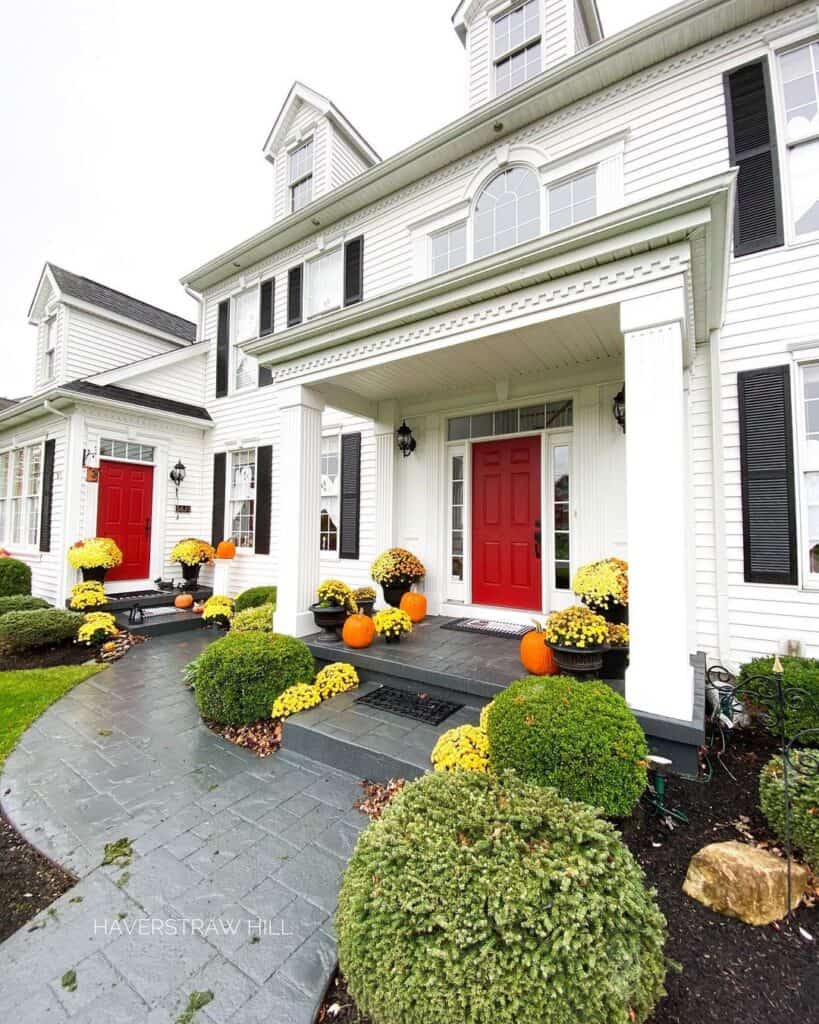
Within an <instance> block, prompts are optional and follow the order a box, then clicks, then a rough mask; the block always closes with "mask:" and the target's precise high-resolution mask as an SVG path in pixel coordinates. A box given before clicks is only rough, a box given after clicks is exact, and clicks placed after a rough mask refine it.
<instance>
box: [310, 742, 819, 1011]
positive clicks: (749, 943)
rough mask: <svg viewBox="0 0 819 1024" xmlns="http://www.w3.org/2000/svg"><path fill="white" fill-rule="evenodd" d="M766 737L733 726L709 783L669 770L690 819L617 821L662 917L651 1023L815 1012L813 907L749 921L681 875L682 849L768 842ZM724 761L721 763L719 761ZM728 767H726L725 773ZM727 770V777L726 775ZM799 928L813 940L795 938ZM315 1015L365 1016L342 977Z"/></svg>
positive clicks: (818, 921) (644, 816) (671, 796)
mask: <svg viewBox="0 0 819 1024" xmlns="http://www.w3.org/2000/svg"><path fill="white" fill-rule="evenodd" d="M773 752H774V748H773V745H772V744H771V742H770V741H769V739H768V738H767V737H766V736H764V735H762V734H760V733H757V732H749V733H745V734H738V735H737V736H735V737H734V739H733V742H732V744H731V746H730V747H729V749H728V751H727V753H726V755H725V756H724V758H723V763H722V764H720V763H718V762H715V763H714V775H713V779H712V780H711V781H710V782H707V783H706V782H694V781H687V780H684V779H678V778H672V779H671V780H670V785H669V792H668V794H667V804H668V805H670V806H672V807H674V806H678V807H680V808H681V809H682V810H684V811H685V812H686V814H687V815H688V817H689V819H690V823H689V824H688V825H681V826H679V827H677V828H675V829H674V831H673V832H669V831H668V829H667V828H665V827H664V826H663V825H662V824H661V823H660V822H658V820H657V819H656V818H655V817H654V816H652V815H650V814H648V813H647V811H646V809H645V807H644V806H643V805H642V804H641V805H640V807H639V808H638V809H637V811H636V812H635V813H634V815H633V816H632V817H631V818H629V819H628V820H627V821H625V822H622V823H620V827H621V828H622V832H623V839H624V840H625V842H626V844H627V845H628V847H629V849H630V850H631V851H632V853H633V854H634V855H635V857H636V858H637V860H638V861H639V862H640V864H641V865H642V866H643V869H644V870H645V872H646V876H647V878H648V882H649V884H650V885H652V886H654V887H655V888H656V889H657V898H658V900H659V903H660V906H661V907H662V910H663V912H664V913H665V915H666V918H667V919H668V922H669V939H668V945H667V947H666V952H667V955H668V956H669V957H670V958H671V959H672V960H676V961H677V962H678V963H679V964H681V965H682V972H681V973H676V972H669V975H668V978H667V981H666V987H667V989H668V996H667V997H666V998H665V999H664V1000H663V1001H662V1002H661V1003H660V1005H659V1006H658V1008H657V1010H656V1012H655V1014H654V1016H653V1017H652V1018H651V1024H774V1022H780V1021H782V1020H791V1021H805V1022H807V1021H809V1020H815V1019H816V1014H817V1006H819V906H817V904H816V901H815V900H814V901H812V905H811V906H805V905H803V906H801V907H800V908H799V910H798V911H797V912H796V914H795V915H794V921H793V923H785V922H782V923H780V924H778V925H770V926H768V927H752V926H750V925H745V924H742V923H741V922H739V921H734V920H732V919H731V918H727V917H723V916H721V915H719V914H715V913H713V912H712V911H710V910H707V909H706V908H705V907H703V906H701V905H700V904H699V903H697V902H695V901H694V900H692V899H689V897H687V896H686V895H685V894H684V893H683V891H682V883H683V880H684V878H685V874H686V871H687V869H688V862H689V861H690V859H691V857H692V856H693V855H694V854H695V853H696V852H697V850H699V849H701V848H702V847H703V846H705V845H707V844H708V843H714V842H722V841H725V840H729V839H740V840H741V839H752V840H753V841H756V842H760V843H770V844H771V845H774V837H773V836H772V835H771V833H770V830H769V829H768V827H767V825H766V824H765V821H764V819H763V818H762V815H761V813H760V811H759V808H758V807H757V800H758V796H757V780H758V777H759V772H760V769H761V768H762V767H763V766H764V765H765V764H766V763H767V761H768V760H769V758H770V757H771V755H772V753H773ZM726 769H727V770H726ZM729 772H730V773H731V774H729ZM731 775H733V776H734V778H732V777H731ZM800 926H801V928H803V929H805V930H806V931H807V932H809V933H810V934H811V935H813V937H814V941H813V942H809V941H806V940H805V939H804V938H802V937H800V935H799V933H798V929H799V927H800ZM317 1021H318V1022H319V1024H370V1022H369V1019H368V1018H366V1017H364V1016H362V1015H360V1014H359V1013H358V1011H357V1009H356V1006H355V1003H354V1001H353V999H352V998H351V996H350V995H349V993H348V992H347V989H346V986H345V984H344V979H343V977H341V976H336V977H335V978H334V979H333V981H332V982H331V984H330V987H329V989H328V991H327V994H326V996H325V999H324V1003H323V1005H322V1007H321V1009H320V1011H319V1015H318V1018H317Z"/></svg>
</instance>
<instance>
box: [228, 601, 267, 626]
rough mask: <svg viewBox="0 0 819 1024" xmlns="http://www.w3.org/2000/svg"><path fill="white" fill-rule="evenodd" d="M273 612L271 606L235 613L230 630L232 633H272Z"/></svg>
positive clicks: (256, 607)
mask: <svg viewBox="0 0 819 1024" xmlns="http://www.w3.org/2000/svg"><path fill="white" fill-rule="evenodd" d="M275 610H276V609H275V608H274V607H273V605H272V604H260V605H257V606H254V607H253V608H245V609H244V611H241V612H236V614H235V615H234V616H233V618H232V619H231V623H230V628H231V629H232V630H233V631H234V633H254V632H255V633H272V632H273V612H274V611H275Z"/></svg>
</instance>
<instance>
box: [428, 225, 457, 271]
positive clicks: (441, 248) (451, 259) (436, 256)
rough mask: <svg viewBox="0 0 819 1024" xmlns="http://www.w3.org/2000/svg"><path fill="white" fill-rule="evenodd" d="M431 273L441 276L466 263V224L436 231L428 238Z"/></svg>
mask: <svg viewBox="0 0 819 1024" xmlns="http://www.w3.org/2000/svg"><path fill="white" fill-rule="evenodd" d="M430 245H431V249H432V273H433V274H443V273H445V272H446V271H447V270H454V269H455V267H462V266H463V265H464V263H466V223H465V222H463V221H462V222H461V223H460V224H454V225H453V226H452V227H449V228H444V229H443V230H442V231H436V232H435V234H434V235H432V236H431V238H430Z"/></svg>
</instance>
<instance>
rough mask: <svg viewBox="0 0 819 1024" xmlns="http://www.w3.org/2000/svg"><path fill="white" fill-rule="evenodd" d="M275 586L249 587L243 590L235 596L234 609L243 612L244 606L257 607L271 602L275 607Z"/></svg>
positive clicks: (276, 591) (276, 589)
mask: <svg viewBox="0 0 819 1024" xmlns="http://www.w3.org/2000/svg"><path fill="white" fill-rule="evenodd" d="M277 594H278V588H277V587H250V589H249V590H243V591H242V593H241V594H239V596H238V597H237V598H236V611H237V612H243V611H244V610H245V609H246V608H258V607H259V605H262V604H272V605H273V607H274V608H275V607H276V595H277Z"/></svg>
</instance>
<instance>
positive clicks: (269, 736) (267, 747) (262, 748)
mask: <svg viewBox="0 0 819 1024" xmlns="http://www.w3.org/2000/svg"><path fill="white" fill-rule="evenodd" d="M204 722H205V725H206V726H207V727H208V728H209V729H210V730H211V731H212V732H215V733H216V734H217V735H219V736H221V737H222V738H223V739H226V740H227V741H228V743H234V744H235V745H236V746H237V747H245V748H246V749H247V750H252V751H253V753H254V754H256V755H257V756H258V757H269V756H270V755H271V754H275V752H276V751H277V750H278V749H279V747H280V746H281V742H282V720H281V719H280V718H260V719H259V721H258V722H253V723H252V725H220V724H219V723H218V722H210V721H208V720H207V719H204Z"/></svg>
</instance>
